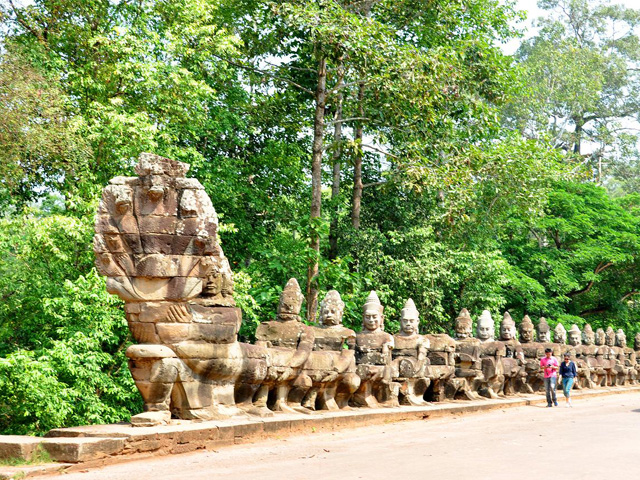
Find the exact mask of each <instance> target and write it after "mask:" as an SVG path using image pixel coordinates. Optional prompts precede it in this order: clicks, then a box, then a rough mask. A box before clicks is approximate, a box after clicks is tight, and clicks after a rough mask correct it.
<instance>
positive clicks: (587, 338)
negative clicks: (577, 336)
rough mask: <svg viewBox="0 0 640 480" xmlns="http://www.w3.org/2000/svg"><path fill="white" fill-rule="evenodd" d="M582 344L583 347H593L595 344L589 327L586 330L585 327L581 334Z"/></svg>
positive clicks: (594, 337)
mask: <svg viewBox="0 0 640 480" xmlns="http://www.w3.org/2000/svg"><path fill="white" fill-rule="evenodd" d="M582 343H584V344H585V345H595V343H596V334H595V333H594V331H593V330H592V329H591V327H590V326H589V328H587V326H586V325H585V328H584V330H583V332H582Z"/></svg>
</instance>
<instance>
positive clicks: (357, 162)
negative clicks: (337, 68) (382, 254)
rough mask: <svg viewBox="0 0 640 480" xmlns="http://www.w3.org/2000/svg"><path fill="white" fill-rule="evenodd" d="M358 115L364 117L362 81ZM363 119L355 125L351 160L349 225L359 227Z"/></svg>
mask: <svg viewBox="0 0 640 480" xmlns="http://www.w3.org/2000/svg"><path fill="white" fill-rule="evenodd" d="M358 116H359V117H360V118H364V83H360V87H359V88H358ZM362 122H363V120H358V126H357V127H356V137H355V144H356V155H355V158H354V161H353V201H352V203H351V225H352V226H353V228H355V229H356V230H357V229H359V228H360V205H361V203H362V135H363V126H362Z"/></svg>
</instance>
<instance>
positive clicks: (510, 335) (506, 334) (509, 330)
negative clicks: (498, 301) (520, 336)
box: [500, 312, 516, 340]
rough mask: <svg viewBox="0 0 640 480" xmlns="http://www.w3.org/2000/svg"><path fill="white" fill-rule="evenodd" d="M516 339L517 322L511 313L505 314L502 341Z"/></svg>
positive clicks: (501, 326) (501, 328)
mask: <svg viewBox="0 0 640 480" xmlns="http://www.w3.org/2000/svg"><path fill="white" fill-rule="evenodd" d="M515 338H516V322H514V321H513V319H512V318H511V314H509V312H504V316H503V317H502V321H501V322H500V340H514V339H515Z"/></svg>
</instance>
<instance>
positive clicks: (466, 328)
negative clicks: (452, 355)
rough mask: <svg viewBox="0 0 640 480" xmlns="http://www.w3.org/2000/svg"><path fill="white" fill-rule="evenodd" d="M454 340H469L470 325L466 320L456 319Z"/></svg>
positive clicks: (470, 333)
mask: <svg viewBox="0 0 640 480" xmlns="http://www.w3.org/2000/svg"><path fill="white" fill-rule="evenodd" d="M455 330H456V338H457V339H459V340H463V339H465V338H469V337H471V335H472V333H473V332H472V324H471V322H469V321H466V319H459V318H458V319H456V325H455Z"/></svg>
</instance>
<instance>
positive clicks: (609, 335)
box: [604, 327, 616, 347]
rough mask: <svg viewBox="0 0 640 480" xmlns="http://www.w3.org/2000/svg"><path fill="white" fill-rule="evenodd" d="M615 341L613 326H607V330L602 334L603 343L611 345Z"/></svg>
mask: <svg viewBox="0 0 640 480" xmlns="http://www.w3.org/2000/svg"><path fill="white" fill-rule="evenodd" d="M615 343H616V334H615V332H614V331H613V328H611V327H609V328H607V331H606V332H605V334H604V344H605V345H606V346H607V347H613V346H614V345H615Z"/></svg>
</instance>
